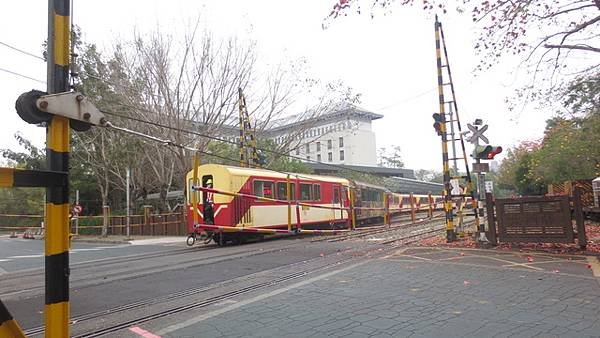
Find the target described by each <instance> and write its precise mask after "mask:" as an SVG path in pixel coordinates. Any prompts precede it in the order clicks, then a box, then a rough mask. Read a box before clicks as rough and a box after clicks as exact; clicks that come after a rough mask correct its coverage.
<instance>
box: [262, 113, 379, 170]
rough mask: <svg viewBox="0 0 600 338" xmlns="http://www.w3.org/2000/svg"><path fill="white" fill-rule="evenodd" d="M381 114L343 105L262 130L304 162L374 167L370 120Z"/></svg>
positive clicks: (372, 135)
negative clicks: (331, 110) (329, 110)
mask: <svg viewBox="0 0 600 338" xmlns="http://www.w3.org/2000/svg"><path fill="white" fill-rule="evenodd" d="M382 117H383V115H380V114H375V113H373V112H370V111H367V110H365V109H363V108H360V107H357V106H353V105H346V106H344V107H342V108H340V109H338V110H336V111H333V112H330V113H327V114H323V115H320V116H317V117H313V118H308V119H300V120H298V119H295V118H294V117H290V118H286V119H281V120H278V121H274V123H273V124H272V125H273V126H272V127H271V128H268V130H265V136H266V137H269V138H271V139H273V140H274V141H275V143H277V144H278V145H281V144H289V145H290V149H291V151H290V155H292V156H295V157H300V158H302V159H305V160H308V161H318V162H322V163H331V164H346V165H363V166H376V165H377V151H376V149H377V148H376V145H375V133H374V132H373V131H372V129H371V121H373V120H376V119H380V118H382ZM290 138H292V140H290Z"/></svg>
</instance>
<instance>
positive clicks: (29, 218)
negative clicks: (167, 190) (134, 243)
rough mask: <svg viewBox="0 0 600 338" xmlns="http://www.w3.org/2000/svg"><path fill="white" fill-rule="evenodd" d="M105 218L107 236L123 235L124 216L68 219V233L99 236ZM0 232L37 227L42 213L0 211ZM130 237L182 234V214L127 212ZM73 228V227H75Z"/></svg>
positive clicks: (183, 226)
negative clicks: (11, 213) (134, 213)
mask: <svg viewBox="0 0 600 338" xmlns="http://www.w3.org/2000/svg"><path fill="white" fill-rule="evenodd" d="M105 218H106V223H107V234H108V235H126V234H127V216H124V215H110V212H109V213H108V214H107V216H106V217H105V216H102V215H100V216H79V217H78V221H79V225H78V226H77V227H76V226H75V219H72V220H71V222H70V227H71V233H79V234H81V235H101V234H102V228H103V224H104V220H105ZM0 220H1V223H0V231H7V232H12V231H16V232H21V231H25V230H28V229H33V228H37V229H39V228H40V227H41V224H42V222H43V220H44V217H43V216H42V215H8V214H0ZM129 226H130V232H129V234H130V235H131V236H139V235H143V236H183V235H186V234H187V224H186V218H185V215H184V214H183V213H181V212H178V213H164V214H152V213H151V212H150V209H145V210H144V214H141V215H130V225H129ZM76 228H77V229H76Z"/></svg>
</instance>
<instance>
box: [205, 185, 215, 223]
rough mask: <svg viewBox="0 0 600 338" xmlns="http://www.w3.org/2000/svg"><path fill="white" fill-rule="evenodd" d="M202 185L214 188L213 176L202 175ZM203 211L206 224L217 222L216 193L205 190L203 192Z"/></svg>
mask: <svg viewBox="0 0 600 338" xmlns="http://www.w3.org/2000/svg"><path fill="white" fill-rule="evenodd" d="M202 187H204V188H214V182H213V176H212V175H204V176H202ZM202 212H203V214H204V223H205V224H215V197H214V193H212V192H207V191H203V192H202Z"/></svg>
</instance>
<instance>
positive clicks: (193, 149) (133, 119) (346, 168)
mask: <svg viewBox="0 0 600 338" xmlns="http://www.w3.org/2000/svg"><path fill="white" fill-rule="evenodd" d="M71 25H72V22H71ZM0 44H2V45H4V46H6V47H8V48H10V49H13V50H15V51H18V52H20V53H22V54H25V55H28V56H31V57H34V58H36V59H39V60H42V61H45V60H44V58H42V57H40V56H37V55H35V54H33V53H30V52H27V51H24V50H22V49H20V48H17V47H14V46H12V45H9V44H7V43H5V42H2V41H0ZM0 71H4V72H7V73H11V74H14V75H16V76H21V77H23V78H27V79H30V80H33V81H37V82H40V83H44V84H45V83H46V81H42V80H39V79H35V78H32V77H29V76H27V75H23V74H19V73H16V72H13V71H10V70H7V69H3V68H0ZM82 72H83V73H85V74H86V75H87V76H89V77H91V78H94V79H97V80H101V81H104V82H106V83H109V84H112V85H114V86H121V87H124V88H130V89H135V88H132V87H130V86H126V85H123V84H117V83H114V82H111V81H108V80H106V79H103V78H102V77H100V76H96V75H94V74H90V73H89V72H87V71H85V70H82ZM149 95H150V96H158V97H161V96H160V95H156V94H149ZM121 105H122V106H124V107H128V108H132V109H138V110H142V111H147V112H150V113H154V111H152V110H149V109H146V108H141V107H135V106H130V105H126V104H121ZM102 112H103V113H105V114H107V115H113V116H117V117H120V118H124V119H129V120H132V121H136V122H140V123H146V124H151V125H154V126H157V127H161V128H165V129H171V130H175V131H179V132H183V133H188V134H192V135H196V136H199V137H204V138H207V139H211V140H214V141H217V142H223V143H229V144H233V145H236V146H237V145H238V143H237V142H235V141H229V140H226V139H222V138H219V137H216V136H212V135H207V134H203V133H199V132H195V131H192V130H186V129H181V128H176V127H172V126H167V125H164V124H161V123H157V122H152V121H147V120H143V119H138V118H135V117H131V116H126V115H122V114H118V113H115V112H110V111H106V110H103V111H102ZM111 128H113V129H116V130H120V131H123V132H127V133H129V134H134V135H137V136H140V137H144V138H147V139H151V140H154V141H156V142H159V143H163V144H166V145H172V146H175V147H179V148H184V149H187V150H190V151H199V150H198V149H195V148H192V147H187V146H184V145H180V144H176V143H174V142H172V141H170V140H163V139H160V138H157V137H154V136H151V135H147V134H144V133H140V132H137V131H135V130H131V129H127V128H122V127H117V126H115V125H111ZM257 149H258V150H260V151H264V152H267V153H271V154H274V155H279V156H283V157H287V158H291V159H295V160H299V161H307V162H312V163H318V164H324V165H326V166H329V167H332V168H336V169H341V170H348V171H352V172H356V173H359V174H368V173H367V172H364V171H361V170H356V169H353V168H348V167H344V166H340V165H335V164H331V163H324V162H319V161H317V160H312V159H305V158H302V157H299V156H294V155H290V154H288V153H283V152H279V151H276V150H271V149H265V148H258V147H257ZM200 153H203V152H200ZM206 154H207V155H210V156H214V157H217V158H221V159H224V160H228V161H232V162H234V163H236V162H237V161H238V160H234V159H231V158H227V157H222V156H219V155H215V154H212V153H208V152H206ZM255 167H257V168H260V166H255ZM286 174H287V173H286Z"/></svg>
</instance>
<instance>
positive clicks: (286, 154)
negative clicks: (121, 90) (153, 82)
mask: <svg viewBox="0 0 600 338" xmlns="http://www.w3.org/2000/svg"><path fill="white" fill-rule="evenodd" d="M122 106H124V107H128V108H132V109H140V110H144V111H147V112H152V113H153V112H154V111H151V110H149V109H145V108H140V107H135V106H129V105H122ZM101 111H102V112H103V113H105V114H107V115H112V116H117V117H120V118H123V119H128V120H132V121H136V122H140V123H146V124H150V125H154V126H156V127H160V128H165V129H170V130H174V131H179V132H183V133H187V134H191V135H195V136H199V137H204V138H207V139H211V140H214V141H217V142H222V143H229V144H233V145H236V146H237V145H238V143H237V142H235V141H230V140H227V139H222V138H219V137H217V136H212V135H207V134H203V133H200V132H197V131H193V130H187V129H181V128H177V127H172V126H168V125H165V124H162V123H158V122H153V121H148V120H144V119H140V118H135V117H131V116H127V115H123V114H119V113H115V112H112V111H107V110H101ZM257 149H258V150H260V151H264V152H266V153H271V154H274V155H279V156H282V157H287V158H291V159H295V160H299V161H307V162H311V163H319V164H324V165H326V166H328V167H331V168H336V169H340V170H348V171H353V172H356V173H360V174H368V173H367V172H364V171H361V170H357V169H353V168H348V167H344V166H340V165H336V164H331V163H323V162H319V161H317V160H312V159H305V158H302V157H299V156H294V155H290V154H288V153H284V152H280V151H277V150H272V149H266V148H259V147H257ZM235 161H238V160H235Z"/></svg>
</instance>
